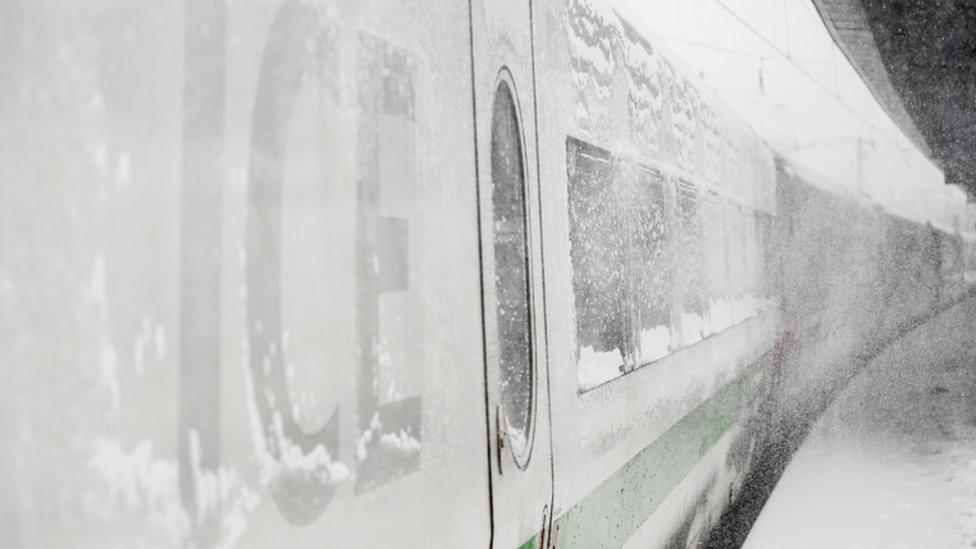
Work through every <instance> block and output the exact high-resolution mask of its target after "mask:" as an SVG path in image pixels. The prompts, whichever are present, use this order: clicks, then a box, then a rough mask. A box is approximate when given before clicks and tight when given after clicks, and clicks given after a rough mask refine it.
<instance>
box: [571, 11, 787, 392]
mask: <svg viewBox="0 0 976 549" xmlns="http://www.w3.org/2000/svg"><path fill="white" fill-rule="evenodd" d="M563 14H564V16H565V25H564V28H565V30H566V34H567V39H568V40H567V44H568V48H567V53H568V62H569V66H568V67H567V68H568V74H569V76H570V79H571V82H572V85H573V89H574V95H573V97H574V102H575V109H574V113H575V117H574V122H575V124H574V125H572V126H571V130H570V131H571V132H574V133H572V134H571V135H570V136H569V137H568V138H567V141H566V166H567V180H568V191H569V192H568V198H569V204H568V210H569V221H570V255H571V262H572V266H573V290H574V297H575V321H576V342H577V352H578V388H579V390H580V391H586V390H589V389H591V388H593V387H596V386H598V385H601V384H603V383H605V382H607V381H609V380H611V379H614V378H616V377H619V376H621V375H623V374H626V373H628V372H630V371H632V370H634V369H636V368H638V367H640V366H643V365H645V364H648V363H650V362H653V361H655V360H659V359H661V358H664V357H665V356H667V355H669V354H671V353H672V352H674V351H676V350H677V349H680V348H682V347H685V346H688V345H693V344H695V343H697V342H699V341H701V340H703V339H704V338H707V337H709V336H711V335H713V334H716V333H719V332H721V331H723V330H725V329H728V328H730V327H731V326H734V325H736V324H738V323H740V322H742V321H743V320H746V319H748V318H751V317H753V316H755V315H756V314H757V313H758V312H759V311H761V310H763V309H764V308H765V307H767V306H768V305H769V303H770V301H769V298H770V297H771V296H770V293H769V287H768V284H767V283H766V282H765V280H766V278H767V271H768V268H767V266H766V265H765V258H766V253H765V252H764V251H768V247H769V234H768V223H766V222H765V221H764V220H765V219H767V218H768V216H769V215H771V213H770V212H771V211H772V209H773V207H774V192H773V191H774V189H775V178H774V171H773V164H772V158H771V156H770V154H769V152H768V151H766V150H765V149H764V147H763V145H762V142H761V141H760V140H759V139H758V138H756V136H755V135H754V134H753V133H752V132H751V130H750V129H749V128H748V127H747V126H746V125H745V124H744V123H743V122H742V121H741V120H739V119H737V118H735V117H734V116H731V115H729V114H728V113H727V112H726V111H724V110H723V108H722V106H721V105H720V104H718V103H717V102H716V101H715V100H714V99H713V98H711V97H708V96H707V92H702V91H700V90H699V88H698V87H697V85H696V82H695V79H694V78H693V77H689V76H688V73H687V71H685V70H684V69H683V68H682V67H680V66H679V65H678V64H676V63H675V62H672V61H671V60H669V59H668V58H667V55H666V52H664V51H663V49H662V47H661V46H659V45H658V44H656V43H655V42H654V41H653V40H651V39H650V37H648V36H646V35H644V34H642V31H641V30H639V29H637V28H636V27H634V26H633V25H631V24H630V23H628V22H627V21H625V20H624V19H622V18H621V17H620V16H619V15H618V14H617V13H616V12H615V11H613V10H612V9H610V8H609V7H608V6H607V3H606V2H602V1H600V0H567V1H566V3H565V10H564V12H563ZM611 151H612V152H611ZM763 227H766V228H767V229H763Z"/></svg>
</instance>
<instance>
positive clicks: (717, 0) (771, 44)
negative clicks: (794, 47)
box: [713, 0, 882, 134]
mask: <svg viewBox="0 0 976 549" xmlns="http://www.w3.org/2000/svg"><path fill="white" fill-rule="evenodd" d="M713 1H714V2H715V3H716V4H718V5H719V7H721V8H722V9H724V10H725V11H727V12H728V13H729V15H731V16H732V17H734V18H735V19H736V20H737V21H738V22H739V23H741V24H742V25H743V26H744V27H746V28H747V29H749V31H750V32H752V34H754V35H756V36H757V37H758V38H759V39H760V40H762V41H763V42H765V43H766V45H768V46H769V47H770V48H772V49H773V51H775V52H776V53H778V54H779V55H781V56H783V58H784V59H786V60H787V61H789V62H790V63H792V64H793V66H794V67H796V69H797V70H798V71H800V72H801V73H803V75H804V76H806V77H807V78H809V79H810V81H811V82H813V83H814V84H816V85H817V87H819V88H820V89H822V90H823V91H824V93H826V94H827V95H829V96H830V97H832V98H834V99H835V100H836V101H837V102H838V103H840V105H841V106H843V107H844V109H846V110H847V111H849V112H850V113H851V114H853V115H854V116H855V117H857V118H858V119H859V120H860V121H861V122H864V124H865V125H867V127H869V128H871V129H872V130H874V131H875V132H877V133H878V134H882V132H881V130H879V129H878V128H877V127H876V126H875V125H874V124H872V123H871V121H870V120H868V119H867V118H865V117H864V116H863V115H861V113H859V112H858V111H857V110H856V109H854V108H853V107H851V106H850V105H848V104H847V103H846V102H844V100H843V99H841V98H840V95H839V94H836V93H834V92H833V91H831V90H830V88H828V87H827V86H825V85H824V84H823V82H821V81H820V80H817V78H816V77H814V76H813V75H812V74H810V73H809V72H808V71H807V70H806V69H805V68H803V66H802V65H800V64H799V63H797V62H796V60H795V59H792V58H791V57H790V56H789V54H787V53H786V52H784V51H783V50H781V49H780V48H779V46H777V45H776V44H775V43H774V42H773V41H771V40H770V39H768V38H766V36H765V35H764V34H763V33H761V32H759V31H758V30H757V29H756V28H755V27H753V26H752V25H751V24H750V23H749V22H748V21H746V20H745V19H743V18H742V16H740V15H739V14H738V13H736V12H735V11H734V10H732V8H730V7H728V6H727V5H726V4H725V2H723V1H722V0H713Z"/></svg>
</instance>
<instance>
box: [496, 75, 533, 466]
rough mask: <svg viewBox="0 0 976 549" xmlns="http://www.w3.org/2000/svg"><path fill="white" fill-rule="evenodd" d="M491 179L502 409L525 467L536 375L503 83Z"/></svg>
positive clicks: (508, 94) (516, 134) (520, 187)
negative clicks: (534, 373) (533, 363)
mask: <svg viewBox="0 0 976 549" xmlns="http://www.w3.org/2000/svg"><path fill="white" fill-rule="evenodd" d="M491 182H492V211H493V218H492V219H493V233H494V252H495V301H496V303H495V314H496V322H497V326H498V360H499V368H500V370H501V399H502V410H503V412H504V419H505V422H506V426H505V427H506V432H507V434H508V439H509V445H510V447H511V449H512V453H513V455H514V456H515V460H516V462H517V463H519V464H520V465H523V466H524V465H525V464H526V463H528V457H529V454H530V452H529V450H530V448H531V446H532V444H531V442H532V441H531V436H532V429H531V427H532V401H533V399H532V397H533V377H534V376H533V365H532V330H531V326H532V318H531V312H530V308H529V257H528V246H527V241H526V236H527V235H526V226H527V223H526V212H525V165H524V157H523V151H522V133H521V131H520V128H519V121H518V113H517V111H516V106H515V100H514V97H513V96H512V91H511V89H510V88H509V86H508V84H507V83H505V82H502V83H500V84H499V85H498V88H497V90H496V92H495V103H494V114H493V116H492V128H491Z"/></svg>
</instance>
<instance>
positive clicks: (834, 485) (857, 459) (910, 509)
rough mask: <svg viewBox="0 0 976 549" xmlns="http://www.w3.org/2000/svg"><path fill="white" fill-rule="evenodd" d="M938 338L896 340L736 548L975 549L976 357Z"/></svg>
mask: <svg viewBox="0 0 976 549" xmlns="http://www.w3.org/2000/svg"><path fill="white" fill-rule="evenodd" d="M967 323H968V324H969V325H968V329H969V331H971V330H972V324H971V323H969V322H959V323H956V324H954V325H950V326H952V327H953V328H955V329H957V330H958V329H965V328H966V327H965V326H964V324H967ZM944 336H945V334H941V335H936V336H934V338H935V339H942V337H944ZM945 341H950V340H949V339H948V338H946V339H945V340H943V343H940V342H937V341H933V339H932V337H930V336H923V337H922V338H920V339H918V341H917V342H907V343H906V344H904V345H903V346H902V347H903V348H902V349H898V350H897V351H895V352H886V353H885V354H884V355H883V356H881V357H879V359H878V360H876V361H875V362H873V363H872V364H870V365H869V367H868V369H867V370H866V371H865V372H863V373H862V374H861V375H859V376H857V377H856V378H855V379H854V380H853V381H852V383H851V384H850V386H849V387H848V388H847V389H846V390H845V391H844V392H843V393H842V394H841V395H840V396H839V397H838V399H837V401H835V402H834V403H833V404H832V405H831V407H830V408H829V409H828V411H827V413H826V414H825V415H824V417H822V418H821V419H820V420H819V421H818V423H817V425H816V426H815V427H814V429H813V430H812V432H811V434H810V437H809V439H808V440H807V441H806V443H805V444H804V445H803V447H802V448H801V449H800V450H799V451H798V453H797V454H796V456H795V457H794V459H793V461H792V462H791V463H790V465H789V467H788V468H787V470H786V472H785V474H784V475H783V477H782V479H781V480H780V482H779V484H778V485H777V487H776V489H775V490H774V491H773V493H772V496H771V497H770V499H769V501H768V503H767V505H766V507H765V508H764V509H763V511H762V514H761V515H760V516H759V519H758V521H757V522H756V524H755V526H754V527H753V530H752V531H751V532H750V534H749V538H748V539H747V540H746V544H745V547H746V548H747V549H767V548H768V549H782V548H807V547H811V548H812V547H816V548H823V547H830V548H847V547H858V548H875V547H877V548H889V547H912V548H929V547H933V548H937V547H976V352H974V350H973V346H972V345H971V344H969V345H958V342H957V344H956V345H948V344H944V342H945Z"/></svg>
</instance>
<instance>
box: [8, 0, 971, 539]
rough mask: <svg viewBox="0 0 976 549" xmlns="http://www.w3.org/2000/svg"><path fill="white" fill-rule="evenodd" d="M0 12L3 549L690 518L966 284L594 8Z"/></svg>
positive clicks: (952, 246) (690, 534)
mask: <svg viewBox="0 0 976 549" xmlns="http://www.w3.org/2000/svg"><path fill="white" fill-rule="evenodd" d="M0 15H2V16H3V17H0V20H3V21H8V22H12V23H11V24H10V25H9V28H10V29H13V30H11V32H9V33H5V36H4V37H2V38H0V41H5V42H4V43H5V44H6V50H5V51H10V52H13V54H12V57H11V59H27V58H28V56H27V55H26V52H28V51H29V52H30V54H31V55H30V58H31V59H32V62H31V64H24V63H18V62H10V63H6V62H4V63H0V76H3V77H2V78H0V82H3V84H0V120H2V121H3V125H2V128H3V129H2V130H0V139H2V141H3V144H4V147H3V148H2V149H0V150H3V151H4V152H3V153H0V154H2V155H3V157H4V159H5V162H3V163H0V174H2V176H3V178H2V180H3V181H4V183H2V184H0V197H2V200H0V229H2V230H0V243H2V244H3V246H2V247H0V333H2V334H3V337H2V338H0V359H2V364H3V365H4V374H5V383H4V385H3V386H2V388H0V396H2V399H0V433H2V436H3V437H4V444H3V450H2V452H0V504H2V505H0V509H2V512H0V532H2V533H3V535H4V544H5V546H9V547H53V546H57V547H106V546H126V547H133V546H140V547H156V546H163V547H167V546H180V545H183V546H195V547H209V546H220V547H231V546H233V547H262V548H263V547H333V546H347V547H410V546H429V545H437V546H454V547H468V546H484V545H491V546H496V547H549V546H557V547H595V546H619V545H624V544H630V545H631V546H635V547H644V546H649V545H651V546H653V545H668V544H671V545H694V544H696V543H700V542H702V540H705V539H706V537H707V536H708V534H709V530H710V528H711V526H712V525H713V524H714V523H715V521H716V520H717V519H718V517H719V516H720V514H721V513H722V511H723V510H724V509H726V508H727V507H728V505H729V504H730V502H733V501H735V498H736V495H737V493H738V492H739V490H740V486H741V484H742V479H743V478H745V475H747V474H748V473H749V470H750V468H751V467H753V466H754V465H755V456H756V455H758V454H759V453H761V449H762V444H763V443H764V441H765V440H766V439H765V438H764V433H763V431H762V429H761V428H757V425H758V426H760V427H761V426H763V425H767V424H768V423H763V422H757V421H756V420H755V418H756V417H757V414H758V413H759V411H760V410H767V412H766V413H768V410H773V411H774V412H773V413H772V415H773V416H774V417H779V414H783V415H787V414H793V415H796V416H802V415H804V414H807V413H809V412H810V410H814V409H816V407H817V402H819V401H822V400H823V399H824V398H828V397H829V394H830V390H832V388H835V387H836V386H837V385H838V383H840V380H843V379H846V378H847V376H849V375H850V374H851V370H852V368H853V367H854V366H853V365H855V364H856V361H854V360H852V359H851V357H857V356H861V355H863V354H864V353H867V352H869V350H870V349H871V348H872V347H873V346H877V345H879V344H881V342H884V341H886V339H889V338H891V337H893V336H894V335H896V334H897V333H899V332H900V331H902V330H905V329H907V328H908V327H910V326H911V325H912V324H913V323H917V322H919V321H920V319H923V318H924V317H925V315H927V314H931V311H933V310H938V309H939V308H940V307H947V306H950V305H951V304H952V303H953V302H955V301H956V300H958V299H961V298H962V297H963V296H965V295H966V294H967V292H968V291H969V288H970V284H971V282H972V281H973V280H972V277H971V276H970V275H969V274H968V273H972V272H973V270H974V268H976V257H974V255H973V253H974V247H973V245H972V241H971V240H968V239H966V238H964V237H962V236H960V235H959V234H953V233H950V232H949V231H945V230H940V229H936V228H933V227H931V226H923V225H919V224H916V223H912V222H909V221H906V220H904V219H900V218H897V217H894V216H892V215H890V214H888V213H886V212H884V211H882V210H880V209H879V208H877V207H874V206H871V205H870V204H866V203H863V202H862V201H859V199H857V198H856V197H844V196H839V195H837V194H834V193H831V192H828V191H825V190H823V189H822V188H821V187H820V186H818V185H817V184H816V183H815V181H813V179H814V178H810V177H801V176H799V175H797V173H796V172H795V171H794V169H793V168H791V167H790V166H789V165H788V164H787V163H786V162H785V161H783V160H782V159H780V158H777V157H776V156H775V155H774V153H773V152H771V151H770V150H769V149H768V148H767V147H766V146H765V145H764V144H763V142H762V141H761V140H760V139H759V138H758V137H757V136H756V135H755V134H754V133H753V132H752V131H751V130H750V129H749V128H748V127H747V126H746V125H745V124H744V123H743V122H742V121H741V120H739V119H738V118H737V117H735V116H734V115H732V114H730V113H729V112H728V111H727V110H726V109H725V108H724V107H723V106H722V105H721V104H720V102H718V101H717V100H715V98H714V97H712V96H710V95H709V94H708V93H707V92H706V91H704V90H703V89H701V88H700V86H699V85H698V84H697V82H696V80H695V78H694V77H693V76H690V74H689V73H688V72H687V71H686V70H684V69H683V68H682V67H681V66H680V64H679V63H677V62H675V61H674V60H673V59H671V58H670V57H669V55H668V54H667V53H666V51H665V50H664V49H662V48H661V47H660V45H659V44H658V43H657V42H656V41H654V40H653V39H652V38H651V37H650V36H648V34H647V33H644V32H642V31H641V30H639V29H638V28H636V27H634V26H633V25H631V24H630V23H628V22H627V21H626V20H625V19H624V18H622V17H621V16H619V15H618V14H617V12H615V11H613V10H612V9H610V8H608V7H607V6H606V5H604V4H603V3H601V2H600V0H544V1H543V0H534V1H530V2H524V1H516V0H492V1H490V2H489V1H480V0H474V1H472V2H457V1H448V0H428V1H427V2H424V3H423V5H420V4H419V3H415V2H402V1H394V0H376V1H373V2H353V1H345V0H341V1H328V0H322V1H317V0H264V1H261V2H250V3H240V2H238V3H228V2H224V1H223V0H192V1H187V2H169V3H167V2H159V1H158V0H102V1H100V2H98V3H95V4H93V3H91V2H90V1H88V0H86V1H82V0H44V1H38V0H19V1H13V2H7V3H4V4H3V5H0ZM18 52H19V53H18ZM19 54H25V55H19ZM42 151H43V154H42ZM42 156H43V158H42ZM811 365H813V366H811Z"/></svg>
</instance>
